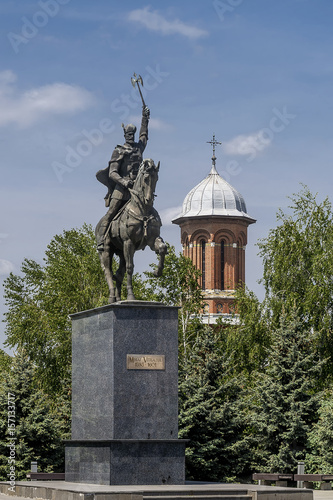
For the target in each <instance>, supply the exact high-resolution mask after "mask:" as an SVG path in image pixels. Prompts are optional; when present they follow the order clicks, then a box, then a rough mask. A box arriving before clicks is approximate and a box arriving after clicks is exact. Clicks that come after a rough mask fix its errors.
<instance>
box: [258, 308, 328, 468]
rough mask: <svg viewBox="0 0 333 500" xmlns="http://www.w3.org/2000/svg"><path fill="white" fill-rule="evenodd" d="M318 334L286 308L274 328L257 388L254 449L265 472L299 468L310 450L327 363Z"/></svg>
mask: <svg viewBox="0 0 333 500" xmlns="http://www.w3.org/2000/svg"><path fill="white" fill-rule="evenodd" d="M314 341H315V334H314V333H311V332H306V331H304V328H303V325H302V323H301V322H300V320H299V319H298V318H297V316H296V315H295V313H294V318H292V319H289V318H287V317H286V315H284V314H282V316H281V319H280V326H279V327H278V328H276V329H275V330H274V331H273V332H272V345H271V347H270V350H269V352H268V353H267V354H268V356H267V367H266V370H265V373H261V374H259V375H258V378H257V380H256V387H255V389H254V391H253V394H254V401H255V403H254V407H253V408H254V414H253V425H254V428H253V429H254V434H255V435H256V438H257V447H256V449H255V450H254V453H255V456H256V459H255V461H256V462H257V468H258V469H260V470H262V471H264V472H295V470H296V467H297V461H298V460H304V457H305V454H306V453H307V452H308V451H309V445H308V434H309V432H310V431H311V428H312V426H313V424H314V423H315V422H316V420H317V418H318V416H317V410H318V406H319V395H318V394H317V392H316V390H315V387H316V383H317V382H316V379H317V377H318V376H319V375H320V372H321V370H322V363H320V362H319V360H318V356H317V355H316V354H315V352H314V349H313V343H314Z"/></svg>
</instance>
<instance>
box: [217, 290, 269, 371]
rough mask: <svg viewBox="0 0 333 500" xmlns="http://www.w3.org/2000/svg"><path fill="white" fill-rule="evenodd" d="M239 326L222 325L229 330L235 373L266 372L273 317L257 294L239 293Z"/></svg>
mask: <svg viewBox="0 0 333 500" xmlns="http://www.w3.org/2000/svg"><path fill="white" fill-rule="evenodd" d="M236 302H237V313H238V315H239V316H238V324H236V325H228V326H226V325H225V323H222V322H220V323H219V326H220V327H221V328H223V329H225V335H226V353H227V354H228V355H229V356H230V359H231V361H232V367H233V372H234V373H244V374H245V375H246V376H247V377H248V378H249V379H251V376H252V374H254V373H256V372H257V371H262V370H263V369H264V366H265V363H266V359H267V348H268V347H269V345H270V343H271V338H270V315H269V309H268V308H267V307H266V303H265V301H264V302H263V303H261V302H260V301H259V300H258V298H257V297H256V296H255V294H254V293H253V292H251V291H250V290H248V289H246V288H245V287H240V288H238V290H236Z"/></svg>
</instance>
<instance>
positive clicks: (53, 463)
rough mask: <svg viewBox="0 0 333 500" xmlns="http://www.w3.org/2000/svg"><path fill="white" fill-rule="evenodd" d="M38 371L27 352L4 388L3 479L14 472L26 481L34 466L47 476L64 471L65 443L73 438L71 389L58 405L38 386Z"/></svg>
mask: <svg viewBox="0 0 333 500" xmlns="http://www.w3.org/2000/svg"><path fill="white" fill-rule="evenodd" d="M34 371H35V368H34V366H33V364H32V362H31V361H30V360H29V359H28V357H27V356H26V354H24V352H23V351H22V352H19V353H18V354H17V355H15V356H14V358H13V361H12V367H11V369H10V370H9V371H8V372H7V373H6V375H5V376H4V377H3V380H2V382H1V384H0V478H1V480H4V481H7V480H8V477H7V474H8V472H9V470H10V469H11V470H12V471H14V475H15V478H16V480H25V479H26V474H27V472H29V471H30V462H31V461H38V466H39V470H41V471H43V472H53V471H55V472H58V471H60V472H62V471H63V470H64V458H65V456H64V445H63V443H62V440H63V439H66V438H67V439H68V438H69V436H70V434H69V431H70V388H69V387H68V386H67V387H66V386H64V389H63V391H62V394H61V395H59V398H58V401H57V404H56V405H55V403H54V402H52V401H51V400H50V398H49V397H48V396H47V394H45V392H44V391H42V390H41V389H40V388H39V387H38V385H37V384H36V379H35V373H34Z"/></svg>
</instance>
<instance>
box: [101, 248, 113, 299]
mask: <svg viewBox="0 0 333 500" xmlns="http://www.w3.org/2000/svg"><path fill="white" fill-rule="evenodd" d="M98 255H99V258H100V261H101V266H102V269H103V271H104V274H105V279H106V282H107V284H108V287H109V292H110V295H109V303H110V304H112V303H113V302H115V301H116V296H115V290H114V285H113V274H112V258H113V252H112V253H111V251H110V249H109V248H106V249H105V250H103V251H99V252H98Z"/></svg>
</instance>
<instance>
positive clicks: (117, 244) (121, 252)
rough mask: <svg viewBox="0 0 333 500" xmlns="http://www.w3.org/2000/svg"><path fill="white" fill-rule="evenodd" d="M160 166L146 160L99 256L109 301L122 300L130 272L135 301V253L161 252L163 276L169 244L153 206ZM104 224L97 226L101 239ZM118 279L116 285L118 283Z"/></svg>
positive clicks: (129, 295) (158, 273)
mask: <svg viewBox="0 0 333 500" xmlns="http://www.w3.org/2000/svg"><path fill="white" fill-rule="evenodd" d="M159 166H160V163H159V162H158V164H157V166H156V165H155V163H154V161H153V160H151V159H146V160H143V161H142V163H141V165H140V168H139V171H138V175H137V177H136V179H135V182H134V185H133V188H132V189H129V191H130V193H131V198H130V199H129V200H128V202H127V203H126V204H125V205H124V207H123V208H121V209H120V211H119V213H118V214H117V215H116V216H115V218H114V219H113V220H112V222H111V223H110V226H109V228H108V230H107V232H106V235H105V240H104V249H103V250H102V251H99V257H100V261H101V265H102V269H103V271H104V274H105V278H106V281H107V284H108V287H109V291H110V296H109V303H113V302H117V301H120V300H121V285H122V282H123V279H124V275H125V271H126V272H127V300H135V297H134V294H133V287H132V276H133V269H134V264H133V257H134V252H136V251H137V250H143V249H144V248H145V247H146V246H149V247H150V248H151V249H152V250H154V251H155V252H156V254H157V255H159V263H158V266H157V269H156V270H155V272H154V274H155V276H161V274H162V271H163V267H164V258H165V255H166V253H167V246H166V244H165V243H164V241H163V239H162V238H161V237H160V228H161V226H162V222H161V219H160V216H159V215H158V213H157V211H156V210H155V208H154V207H153V203H154V197H155V194H154V192H155V187H156V183H157V180H158V171H159ZM99 229H100V224H97V226H96V231H95V233H96V239H97V240H98V239H99ZM114 255H118V256H119V267H118V270H117V272H116V274H115V275H113V271H112V259H113V256H114ZM113 280H115V284H116V286H114V283H113Z"/></svg>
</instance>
